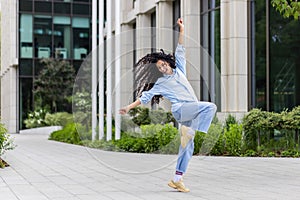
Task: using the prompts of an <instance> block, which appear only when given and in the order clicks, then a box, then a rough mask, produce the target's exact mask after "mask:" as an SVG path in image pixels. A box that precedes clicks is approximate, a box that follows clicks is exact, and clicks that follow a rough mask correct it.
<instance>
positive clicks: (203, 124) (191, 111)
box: [173, 101, 217, 173]
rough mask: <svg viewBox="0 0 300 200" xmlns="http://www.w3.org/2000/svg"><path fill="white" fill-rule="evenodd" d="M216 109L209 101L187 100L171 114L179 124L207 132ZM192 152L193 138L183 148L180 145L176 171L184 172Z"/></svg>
mask: <svg viewBox="0 0 300 200" xmlns="http://www.w3.org/2000/svg"><path fill="white" fill-rule="evenodd" d="M216 111H217V106H216V105H215V104H214V103H211V102H203V101H198V102H187V103H184V104H183V105H182V106H181V107H180V108H179V109H178V110H176V111H175V112H173V116H174V118H175V119H176V121H177V122H178V123H180V124H181V125H185V126H187V127H189V128H191V129H192V130H195V131H196V130H198V131H201V132H204V133H207V131H208V129H209V126H210V124H211V122H212V120H213V118H214V116H215V113H216ZM193 152H194V140H193V139H191V140H190V141H189V142H188V144H187V145H186V147H185V148H182V146H181V145H180V147H179V153H178V159H177V166H176V171H179V172H183V173H185V172H186V169H187V167H188V163H189V161H190V159H191V158H192V156H193Z"/></svg>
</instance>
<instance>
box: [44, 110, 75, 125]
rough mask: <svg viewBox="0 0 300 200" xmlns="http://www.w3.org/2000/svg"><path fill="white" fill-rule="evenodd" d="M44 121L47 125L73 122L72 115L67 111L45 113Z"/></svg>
mask: <svg viewBox="0 0 300 200" xmlns="http://www.w3.org/2000/svg"><path fill="white" fill-rule="evenodd" d="M44 121H45V124H46V125H47V126H66V125H67V124H70V123H72V122H73V115H72V114H70V113H67V112H58V113H53V114H50V113H46V116H45V120H44Z"/></svg>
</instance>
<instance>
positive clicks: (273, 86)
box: [269, 5, 300, 112]
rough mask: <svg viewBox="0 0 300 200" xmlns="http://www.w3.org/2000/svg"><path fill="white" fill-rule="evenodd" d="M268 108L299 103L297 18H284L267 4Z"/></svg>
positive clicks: (287, 106)
mask: <svg viewBox="0 0 300 200" xmlns="http://www.w3.org/2000/svg"><path fill="white" fill-rule="evenodd" d="M269 37H270V38H269V42H270V109H271V110H272V111H277V112H279V111H282V110H283V109H285V108H289V109H292V108H293V107H294V106H296V105H300V98H299V95H300V87H299V85H300V84H299V83H300V79H299V78H297V76H299V75H300V70H299V68H300V56H299V52H300V39H299V38H300V22H299V20H293V19H284V18H283V17H282V16H281V15H280V14H279V12H277V11H276V10H275V9H274V8H273V7H272V6H271V5H270V35H269Z"/></svg>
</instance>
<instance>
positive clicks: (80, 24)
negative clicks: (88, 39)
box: [72, 17, 90, 28]
mask: <svg viewBox="0 0 300 200" xmlns="http://www.w3.org/2000/svg"><path fill="white" fill-rule="evenodd" d="M72 27H73V28H89V27H90V20H89V18H83V17H73V19H72Z"/></svg>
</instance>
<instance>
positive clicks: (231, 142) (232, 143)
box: [224, 124, 243, 156]
mask: <svg viewBox="0 0 300 200" xmlns="http://www.w3.org/2000/svg"><path fill="white" fill-rule="evenodd" d="M242 134H243V127H242V125H239V124H230V125H229V129H225V132H224V141H225V152H226V153H228V154H229V155H232V156H239V155H240V154H241V151H242Z"/></svg>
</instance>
